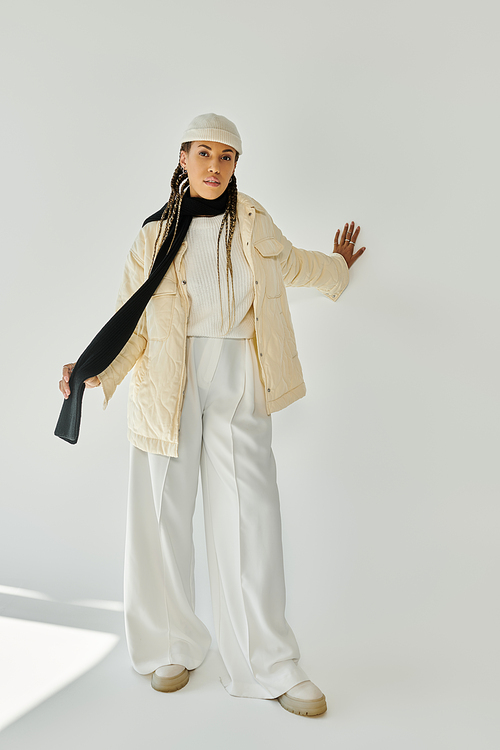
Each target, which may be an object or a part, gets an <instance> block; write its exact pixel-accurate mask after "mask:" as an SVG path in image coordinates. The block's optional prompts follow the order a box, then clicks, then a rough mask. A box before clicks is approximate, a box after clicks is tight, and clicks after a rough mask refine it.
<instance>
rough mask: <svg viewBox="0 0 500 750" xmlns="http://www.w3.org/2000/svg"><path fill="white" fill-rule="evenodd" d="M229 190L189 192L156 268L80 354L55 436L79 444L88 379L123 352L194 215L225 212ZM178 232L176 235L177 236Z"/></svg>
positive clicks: (166, 239)
mask: <svg viewBox="0 0 500 750" xmlns="http://www.w3.org/2000/svg"><path fill="white" fill-rule="evenodd" d="M227 200H228V189H226V190H225V191H224V193H223V194H222V195H221V196H220V197H219V198H215V199H214V200H207V199H205V198H192V197H191V196H190V195H189V189H188V190H187V191H186V193H185V194H184V197H183V198H182V201H181V209H180V215H179V221H178V224H177V230H176V231H175V218H174V221H173V223H172V227H171V229H170V231H169V233H168V235H167V237H166V238H165V240H164V242H163V243H162V246H161V248H160V249H159V251H158V254H157V256H156V259H155V262H154V264H153V268H152V269H151V273H150V275H149V277H148V278H147V280H146V281H145V282H144V284H142V286H140V287H139V289H138V290H137V291H136V292H135V293H134V294H133V295H132V296H131V297H130V299H129V300H127V302H125V304H124V305H123V306H122V307H120V309H119V310H118V311H117V312H116V313H115V314H114V315H113V317H112V318H111V319H110V320H108V322H107V323H106V325H105V326H104V327H103V328H101V330H100V331H99V333H98V334H97V335H96V336H95V337H94V338H93V339H92V341H91V342H90V344H89V345H88V346H87V348H86V349H85V351H84V352H83V353H82V354H80V356H79V357H78V360H77V362H76V364H75V367H74V368H73V372H72V373H71V376H70V379H69V387H70V389H71V393H70V395H69V396H68V398H67V399H65V401H64V403H63V405H62V408H61V413H60V414H59V419H58V422H57V425H56V429H55V431H54V434H55V435H57V437H60V438H62V439H63V440H67V441H68V443H73V444H74V443H76V442H77V440H78V434H79V432H80V420H81V412H82V399H83V394H84V392H85V380H86V379H87V378H91V377H94V376H95V375H98V374H99V373H100V372H103V371H104V370H105V369H106V367H108V366H109V365H110V364H111V362H113V360H114V359H115V358H116V357H117V356H118V354H119V353H120V352H121V350H122V349H123V347H124V346H125V344H126V343H127V341H128V340H129V338H130V337H131V335H132V334H133V332H134V329H135V327H136V325H137V323H138V321H139V318H140V317H141V315H142V313H143V312H144V309H145V307H146V305H147V304H148V302H149V300H150V299H151V297H152V295H153V294H154V293H155V291H156V289H157V288H158V286H159V285H160V282H161V280H162V279H163V277H164V276H165V274H166V272H167V270H168V268H169V266H170V265H171V263H172V261H173V259H174V258H175V256H176V255H177V252H178V250H179V248H180V246H181V244H182V241H183V239H184V237H185V236H186V233H187V231H188V229H189V225H190V224H191V219H192V218H193V216H217V215H218V214H223V213H224V212H225V210H226V206H227ZM164 209H165V206H163V208H162V209H160V211H158V212H157V213H156V214H153V215H152V216H150V217H149V218H148V219H146V221H145V222H144V224H143V226H144V225H145V224H148V223H149V222H151V221H158V220H159V219H160V218H161V216H162V214H163V211H164ZM174 233H175V236H174Z"/></svg>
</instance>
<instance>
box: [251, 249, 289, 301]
mask: <svg viewBox="0 0 500 750" xmlns="http://www.w3.org/2000/svg"><path fill="white" fill-rule="evenodd" d="M254 247H255V249H256V250H257V252H258V254H259V269H261V270H262V274H261V275H263V276H264V279H263V281H264V287H265V294H266V297H269V298H271V299H274V298H275V297H281V295H282V294H283V290H284V283H283V275H282V273H281V263H280V261H279V258H278V256H279V254H280V252H281V251H282V249H283V245H281V243H279V242H278V241H277V240H275V239H274V238H273V237H269V238H266V239H264V240H260V241H259V242H254Z"/></svg>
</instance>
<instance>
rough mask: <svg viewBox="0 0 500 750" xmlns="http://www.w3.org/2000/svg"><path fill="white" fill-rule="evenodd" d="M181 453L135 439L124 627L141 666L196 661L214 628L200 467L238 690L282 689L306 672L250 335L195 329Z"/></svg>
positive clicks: (259, 694)
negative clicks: (198, 575)
mask: <svg viewBox="0 0 500 750" xmlns="http://www.w3.org/2000/svg"><path fill="white" fill-rule="evenodd" d="M187 367H188V374H187V383H186V392H185V400H184V405H183V409H182V415H181V424H180V434H179V456H178V458H169V457H167V456H160V455H154V454H150V453H145V452H144V451H141V450H139V449H138V448H135V447H134V446H132V449H131V463H130V490H129V504H128V515H127V536H126V550H125V592H124V593H125V625H126V633H127V643H128V647H129V652H130V656H131V659H132V664H133V666H134V668H135V669H136V670H137V671H138V672H140V673H141V674H148V673H150V672H153V671H154V670H155V669H157V668H158V667H160V666H162V665H164V664H183V665H184V666H185V667H187V669H195V668H196V667H198V666H199V665H200V664H201V663H202V661H203V659H204V658H205V656H206V654H207V651H208V648H209V646H210V642H211V638H210V634H209V632H208V630H207V628H206V627H205V625H204V624H203V623H202V622H201V620H200V619H199V618H198V617H197V616H196V615H195V613H194V548H193V539H192V518H193V512H194V507H195V499H196V493H197V487H198V474H199V467H200V465H201V478H202V491H203V507H204V518H205V534H206V543H207V551H208V565H209V576H210V588H211V597H212V605H213V612H214V622H215V628H216V633H217V640H218V646H219V651H220V654H221V656H222V659H223V661H224V664H225V666H226V669H227V672H228V674H229V680H227V679H226V680H225V682H224V681H223V684H224V686H225V688H226V690H227V691H228V692H229V693H230V694H231V695H236V696H245V697H250V698H275V697H277V696H278V695H281V694H282V693H284V692H286V691H287V690H289V689H290V688H291V687H293V685H296V684H297V683H299V682H302V681H303V680H307V679H308V678H307V676H306V674H305V673H304V671H303V670H302V669H301V667H299V666H298V663H297V662H298V660H299V656H300V654H299V650H298V646H297V642H296V640H295V636H294V634H293V632H292V630H291V629H290V626H289V625H288V623H287V621H286V619H285V582H284V571H283V553H282V541H281V517H280V507H279V495H278V488H277V484H276V467H275V462H274V456H273V453H272V450H271V417H270V416H268V415H267V414H266V409H265V400H264V389H263V385H262V381H261V380H260V377H259V371H258V362H257V356H256V351H255V344H254V341H253V340H252V339H222V338H221V339H217V338H201V337H189V338H188V345H187Z"/></svg>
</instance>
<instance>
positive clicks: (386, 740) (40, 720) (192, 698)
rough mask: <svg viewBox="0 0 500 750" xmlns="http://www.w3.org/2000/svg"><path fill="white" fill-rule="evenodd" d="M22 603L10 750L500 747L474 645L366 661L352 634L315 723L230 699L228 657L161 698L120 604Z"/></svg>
mask: <svg viewBox="0 0 500 750" xmlns="http://www.w3.org/2000/svg"><path fill="white" fill-rule="evenodd" d="M20 593H21V594H22V592H17V595H11V594H8V593H3V594H1V593H0V641H1V643H2V650H1V651H0V654H1V655H2V657H1V658H2V678H1V683H2V689H3V697H2V707H1V709H0V721H3V724H4V729H3V731H2V732H1V733H0V747H1V748H2V750H14V748H15V750H25V749H26V750H28V749H30V750H31V748H36V749H37V750H45V749H47V750H49V748H50V750H59V748H61V749H62V748H64V749H66V748H71V750H80V749H82V750H83V748H89V747H92V748H95V749H96V750H101V748H102V750H104V749H106V750H114V748H124V749H125V750H129V749H130V750H135V748H143V747H179V748H183V749H184V748H185V749H187V750H189V749H190V748H201V747H203V748H205V749H207V750H211V748H218V749H219V748H222V749H225V748H228V749H229V748H231V750H232V748H238V750H247V749H248V750H255V749H256V748H262V749H263V750H265V749H266V748H271V747H278V748H281V747H285V748H287V750H288V749H295V748H297V749H298V748H302V747H307V748H313V749H314V750H322V749H323V748H325V750H326V749H327V748H328V749H330V748H339V750H390V749H392V748H394V750H417V749H418V750H434V749H435V750H438V749H439V750H443V749H445V748H452V749H453V750H461V749H462V748H463V749H464V750H470V749H471V748H473V747H475V748H480V750H490V749H491V750H498V747H500V721H499V711H498V705H499V700H498V699H499V697H500V695H499V690H498V680H497V677H498V676H497V674H496V673H495V668H494V663H495V662H494V661H492V666H491V669H488V668H487V667H485V665H484V662H483V663H482V666H481V667H480V666H479V664H477V663H476V661H475V659H474V649H473V648H470V646H469V647H467V648H466V647H464V650H463V654H462V656H461V658H460V659H457V660H456V661H455V660H450V657H449V656H448V657H446V658H445V657H442V658H441V660H440V658H439V655H438V654H435V653H428V654H425V653H424V654H422V653H421V652H419V651H418V649H415V650H414V651H413V652H412V650H411V649H408V650H407V651H406V653H405V654H404V655H403V656H402V655H401V650H400V648H399V647H398V646H397V645H396V644H395V645H394V649H392V650H391V648H390V647H388V646H387V644H386V645H385V646H384V647H383V649H382V647H381V650H380V651H378V652H376V653H374V651H373V648H372V646H368V647H367V648H365V649H364V653H360V650H361V649H360V641H359V637H358V636H359V634H357V635H356V636H354V635H353V637H352V640H351V641H349V635H348V634H347V633H346V634H344V643H343V648H342V649H341V650H340V649H339V654H340V653H341V656H340V655H338V656H337V657H336V661H335V660H333V661H332V660H331V659H330V663H329V664H325V663H324V662H323V663H319V658H318V655H317V654H318V653H319V650H320V648H321V644H317V646H318V651H317V652H315V650H314V649H313V650H312V651H311V652H310V654H312V653H316V655H315V656H314V661H315V662H316V663H315V665H314V680H315V681H316V682H317V683H318V684H319V685H320V686H321V688H322V689H323V690H324V692H325V694H326V695H327V699H328V705H329V710H328V712H327V713H326V714H325V715H324V716H322V717H317V718H311V719H309V718H305V717H298V716H294V715H292V714H289V713H288V712H286V711H284V710H283V709H282V708H281V706H280V705H279V704H278V702H277V701H259V700H251V699H242V698H232V697H231V696H229V695H228V694H227V693H226V692H225V690H224V688H223V687H222V685H221V684H220V682H219V673H220V657H219V655H218V653H217V652H216V651H211V652H210V654H209V656H208V658H207V660H206V661H205V663H204V664H203V665H202V666H201V667H200V668H199V669H198V670H196V671H195V672H192V673H191V676H190V681H189V684H188V685H187V686H186V687H185V688H184V689H182V690H180V691H179V692H177V693H174V694H162V693H158V692H156V691H154V690H153V689H152V688H151V686H150V683H149V678H148V677H144V676H141V675H138V674H136V673H135V672H134V670H133V669H132V668H131V666H130V664H129V660H128V655H127V649H126V644H125V639H124V631H123V615H122V613H121V612H120V611H113V608H112V605H110V604H109V603H103V604H102V606H103V607H105V608H103V609H101V608H99V606H98V605H99V603H98V602H97V603H93V605H92V606H89V604H88V603H87V604H86V605H85V604H68V603H61V602H54V601H50V600H43V599H35V598H32V596H31V595H28V592H27V595H26V596H23V595H19V594H20ZM117 606H118V607H119V605H117ZM115 610H116V608H115ZM50 626H52V627H50ZM53 626H57V627H53ZM446 653H448V654H449V652H446ZM310 660H311V659H310ZM306 666H307V667H310V666H311V665H309V664H308V665H306ZM58 681H59V682H58ZM9 711H10V718H9V716H8V715H7V714H8V713H9Z"/></svg>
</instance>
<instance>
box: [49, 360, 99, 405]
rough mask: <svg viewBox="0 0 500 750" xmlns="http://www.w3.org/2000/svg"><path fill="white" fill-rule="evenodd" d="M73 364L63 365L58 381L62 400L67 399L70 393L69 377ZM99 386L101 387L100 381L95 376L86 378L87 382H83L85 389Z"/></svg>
mask: <svg viewBox="0 0 500 750" xmlns="http://www.w3.org/2000/svg"><path fill="white" fill-rule="evenodd" d="M75 364H76V363H75V362H71V363H70V364H69V365H64V367H63V374H62V379H61V380H60V381H59V390H60V391H61V393H62V395H63V396H64V398H68V396H69V394H70V393H71V390H70V387H69V377H70V375H71V373H72V372H73V368H74V366H75ZM99 385H101V381H100V380H99V378H98V377H97V375H95V376H94V377H93V378H87V380H86V381H85V387H86V388H97V387H98V386H99Z"/></svg>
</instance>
